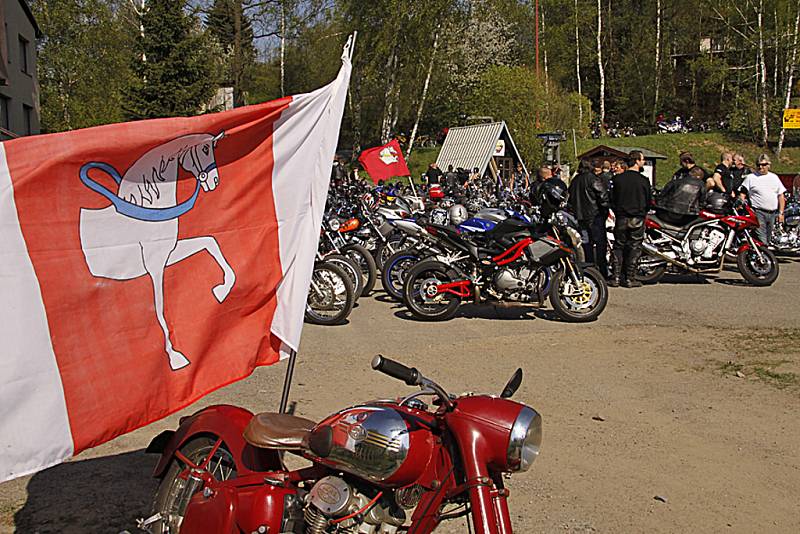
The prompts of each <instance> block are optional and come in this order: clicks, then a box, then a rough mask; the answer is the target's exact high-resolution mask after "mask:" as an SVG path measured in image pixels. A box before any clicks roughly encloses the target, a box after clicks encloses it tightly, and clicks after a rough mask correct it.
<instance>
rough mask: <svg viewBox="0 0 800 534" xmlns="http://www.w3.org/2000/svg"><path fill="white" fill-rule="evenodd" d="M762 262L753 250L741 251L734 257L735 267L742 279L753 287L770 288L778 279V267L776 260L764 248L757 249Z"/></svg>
mask: <svg viewBox="0 0 800 534" xmlns="http://www.w3.org/2000/svg"><path fill="white" fill-rule="evenodd" d="M758 250H759V252H761V256H762V258H763V260H760V259H759V258H758V254H757V253H756V251H755V250H753V249H747V250H743V251H741V252H740V253H739V254H737V255H736V265H737V266H738V267H739V272H740V273H741V274H742V278H744V279H745V280H747V282H748V283H749V284H751V285H754V286H770V285H772V283H773V282H775V280H777V279H778V274H779V267H778V258H776V257H775V254H773V253H772V251H770V250H768V249H766V248H759V249H758Z"/></svg>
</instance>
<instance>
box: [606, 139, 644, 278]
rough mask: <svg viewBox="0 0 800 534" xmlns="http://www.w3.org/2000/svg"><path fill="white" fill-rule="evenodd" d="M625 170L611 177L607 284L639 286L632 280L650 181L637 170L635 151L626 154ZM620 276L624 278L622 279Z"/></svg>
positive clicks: (640, 160)
mask: <svg viewBox="0 0 800 534" xmlns="http://www.w3.org/2000/svg"><path fill="white" fill-rule="evenodd" d="M628 163H629V166H628V170H627V171H625V172H623V173H621V174H618V175H617V176H615V177H614V189H613V190H612V194H611V209H613V210H614V216H615V218H616V220H615V223H614V273H613V275H612V276H611V279H610V280H609V281H608V285H609V286H611V287H617V286H619V285H620V284H622V285H623V286H624V287H640V286H641V285H642V283H641V282H640V281H638V280H637V279H636V271H637V268H638V262H639V256H641V254H642V241H643V240H644V219H645V216H646V215H647V210H648V208H649V206H650V182H649V181H648V180H647V178H645V177H644V175H643V174H642V173H641V170H642V168H643V167H644V156H643V155H642V153H641V152H640V151H638V150H632V151H631V153H630V154H629V162H628ZM623 277H624V279H623Z"/></svg>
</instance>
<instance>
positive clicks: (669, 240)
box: [637, 202, 779, 286]
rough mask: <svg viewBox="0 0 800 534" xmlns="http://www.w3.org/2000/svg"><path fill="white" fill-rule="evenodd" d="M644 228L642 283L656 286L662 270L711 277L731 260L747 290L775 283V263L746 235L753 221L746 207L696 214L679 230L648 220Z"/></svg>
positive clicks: (656, 219) (654, 218) (755, 221)
mask: <svg viewBox="0 0 800 534" xmlns="http://www.w3.org/2000/svg"><path fill="white" fill-rule="evenodd" d="M645 227H646V231H645V238H644V243H643V245H642V248H643V254H642V256H641V258H640V259H639V266H638V276H637V277H638V278H639V280H641V281H643V282H648V283H655V282H657V281H658V280H660V279H661V277H662V276H663V275H664V273H665V272H666V271H667V269H668V268H669V269H671V270H673V271H676V272H690V273H696V274H716V273H719V272H720V271H721V270H722V268H723V266H724V264H725V260H726V259H727V258H731V259H735V260H736V264H737V266H738V268H739V272H740V273H741V274H742V277H743V278H744V279H745V280H746V281H747V282H748V283H750V284H751V285H754V286H768V285H771V284H772V283H773V282H774V281H775V280H776V279H777V278H778V273H779V267H778V260H777V258H776V257H775V255H774V254H773V253H772V252H770V250H769V249H767V247H766V245H765V244H764V243H761V242H760V241H758V240H757V239H755V237H754V236H753V234H752V232H753V231H754V230H755V229H756V228H758V219H757V218H756V214H755V212H754V211H753V209H752V208H751V207H750V205H749V204H746V203H743V202H737V203H736V205H735V206H734V208H733V211H732V212H730V211H728V210H727V209H720V210H711V209H704V210H701V211H700V214H699V216H698V217H697V218H696V219H695V220H694V221H691V222H690V223H688V224H687V225H685V226H674V225H672V224H669V223H667V222H665V221H664V220H662V219H660V218H659V217H658V215H654V214H650V215H648V216H647V219H646V220H645Z"/></svg>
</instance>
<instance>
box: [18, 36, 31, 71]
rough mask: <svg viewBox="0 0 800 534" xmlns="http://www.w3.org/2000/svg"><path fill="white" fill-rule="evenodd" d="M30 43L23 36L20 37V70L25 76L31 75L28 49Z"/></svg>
mask: <svg viewBox="0 0 800 534" xmlns="http://www.w3.org/2000/svg"><path fill="white" fill-rule="evenodd" d="M29 45H30V43H29V42H28V40H27V39H25V38H24V37H23V36H21V35H20V36H19V68H20V69H22V72H24V73H25V74H30V73H31V71H30V65H29V64H28V56H29V54H28V48H30V46H29Z"/></svg>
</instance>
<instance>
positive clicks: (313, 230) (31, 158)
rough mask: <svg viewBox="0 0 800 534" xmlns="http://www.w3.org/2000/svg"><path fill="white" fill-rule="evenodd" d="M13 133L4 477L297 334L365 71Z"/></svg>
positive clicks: (244, 370)
mask: <svg viewBox="0 0 800 534" xmlns="http://www.w3.org/2000/svg"><path fill="white" fill-rule="evenodd" d="M350 48H351V42H350V41H348V44H347V46H346V47H345V51H344V54H343V56H342V68H341V70H340V71H339V75H338V77H337V78H336V79H335V80H334V81H333V82H332V83H331V84H329V85H327V86H325V87H323V88H321V89H319V90H317V91H314V92H313V93H308V94H303V95H299V96H294V97H286V98H282V99H280V100H276V101H273V102H268V103H265V104H260V105H255V106H249V107H244V108H238V109H234V110H231V111H227V112H224V113H217V114H210V115H202V116H198V117H191V118H169V119H157V120H148V121H139V122H132V123H124V124H114V125H108V126H101V127H97V128H90V129H86V130H77V131H72V132H65V133H60V134H53V135H42V136H34V137H28V138H21V139H17V140H13V141H8V142H5V143H0V339H2V345H3V348H2V351H0V482H2V481H4V480H8V479H11V478H14V477H18V476H22V475H25V474H29V473H32V472H35V471H37V470H40V469H43V468H45V467H48V466H51V465H54V464H57V463H59V462H61V461H63V460H64V459H66V458H69V457H70V456H72V455H74V454H77V453H78V452H80V451H82V450H84V449H86V448H88V447H93V446H95V445H99V444H100V443H103V442H105V441H108V440H110V439H112V438H114V437H116V436H119V435H120V434H124V433H126V432H129V431H131V430H134V429H136V428H138V427H141V426H144V425H146V424H148V423H150V422H152V421H155V420H157V419H160V418H162V417H164V416H166V415H168V414H170V413H172V412H175V411H177V410H179V409H181V408H183V407H185V406H187V405H189V404H191V403H192V402H194V401H196V400H197V399H199V398H200V397H202V396H204V395H206V394H207V393H209V392H211V391H213V390H215V389H217V388H220V387H222V386H224V385H227V384H229V383H231V382H234V381H236V380H240V379H242V378H244V377H246V376H248V375H249V374H250V373H252V371H253V369H254V368H255V367H256V366H260V365H270V364H272V363H275V362H276V361H278V359H279V358H280V356H281V354H282V353H288V351H289V350H290V349H292V350H297V348H298V344H299V341H300V333H301V329H302V325H303V314H304V310H305V303H306V297H307V292H308V286H309V283H310V279H311V272H312V269H313V262H314V255H315V252H316V249H317V241H318V238H319V227H320V224H321V220H322V215H323V210H324V207H325V199H326V196H327V190H328V180H329V174H330V161H331V159H332V157H333V155H334V152H335V149H336V144H337V141H338V137H339V128H340V125H341V119H342V114H343V111H344V102H345V96H346V93H347V86H348V83H349V80H350V70H351V64H350V59H351V57H350V56H351V51H350Z"/></svg>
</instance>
